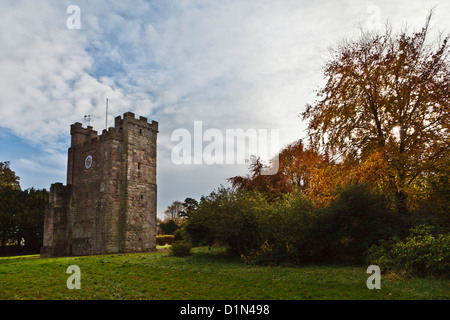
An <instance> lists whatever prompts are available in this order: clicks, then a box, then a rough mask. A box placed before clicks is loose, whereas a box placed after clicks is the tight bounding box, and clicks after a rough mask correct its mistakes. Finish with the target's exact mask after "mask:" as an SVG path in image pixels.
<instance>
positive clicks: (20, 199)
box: [0, 162, 48, 254]
mask: <svg viewBox="0 0 450 320" xmlns="http://www.w3.org/2000/svg"><path fill="white" fill-rule="evenodd" d="M47 203H48V192H47V191H46V190H45V189H43V190H37V189H34V188H31V189H27V190H21V188H20V184H19V177H17V176H16V175H15V173H14V171H12V170H11V169H10V168H9V163H8V162H5V163H2V162H1V163H0V240H1V246H0V254H6V253H37V252H39V249H40V247H41V246H42V238H43V229H44V212H45V206H46V205H47Z"/></svg>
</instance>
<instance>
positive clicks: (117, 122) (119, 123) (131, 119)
mask: <svg viewBox="0 0 450 320" xmlns="http://www.w3.org/2000/svg"><path fill="white" fill-rule="evenodd" d="M125 122H128V123H133V124H135V125H138V126H142V127H145V128H148V129H150V130H152V131H155V132H158V122H157V121H154V120H152V122H151V123H149V122H148V119H147V118H146V117H142V116H140V117H139V119H137V118H135V115H134V113H133V112H125V113H124V114H123V117H121V116H117V117H115V118H114V127H115V128H122V127H123V125H124V123H125Z"/></svg>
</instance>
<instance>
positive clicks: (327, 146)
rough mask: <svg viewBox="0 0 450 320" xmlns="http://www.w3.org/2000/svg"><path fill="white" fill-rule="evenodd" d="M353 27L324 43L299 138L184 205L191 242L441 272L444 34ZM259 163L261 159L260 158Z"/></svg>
mask: <svg viewBox="0 0 450 320" xmlns="http://www.w3.org/2000/svg"><path fill="white" fill-rule="evenodd" d="M431 16H432V14H430V16H429V17H428V18H427V20H426V24H425V26H424V27H423V28H422V30H420V31H419V32H416V33H413V34H411V35H410V34H408V33H407V31H406V30H404V31H402V32H401V33H400V34H398V35H395V34H393V33H392V30H390V29H387V30H386V32H385V33H384V34H377V33H372V32H363V33H362V35H361V38H360V39H357V40H354V41H347V42H343V43H341V44H340V45H339V46H337V47H336V48H335V49H332V50H331V56H330V60H329V61H327V62H326V64H325V68H324V75H325V78H326V80H327V82H326V85H325V87H324V88H322V89H321V90H318V94H317V98H318V99H317V101H316V102H315V103H314V104H312V105H308V106H307V108H306V110H305V112H304V113H303V114H302V117H303V120H308V121H309V123H308V134H309V145H305V144H304V143H303V141H301V140H299V141H296V142H293V143H292V144H290V145H288V146H286V147H285V148H283V149H282V150H281V151H280V152H279V153H278V155H277V157H275V159H274V161H275V160H277V165H278V168H279V170H278V172H276V173H275V174H273V175H264V174H263V171H264V169H265V167H266V164H264V163H262V162H261V160H260V159H259V158H255V157H254V158H252V159H251V161H250V166H249V174H248V175H247V176H236V177H231V178H230V179H229V182H231V185H232V187H231V188H224V187H220V188H218V189H217V190H215V191H213V192H211V194H209V195H208V196H204V197H202V198H201V199H200V201H199V202H198V205H197V206H196V207H195V208H194V209H193V210H191V211H190V214H189V219H188V220H187V223H186V225H185V229H186V230H187V231H188V232H189V233H190V235H191V238H192V240H193V242H194V244H197V245H198V244H210V245H211V244H213V243H215V242H219V243H224V244H227V245H228V247H229V248H230V252H231V253H234V254H236V255H240V256H241V258H242V259H243V260H244V261H246V262H249V263H263V264H286V263H288V264H292V263H295V264H299V263H349V262H351V263H364V262H367V261H370V262H372V263H374V264H380V265H381V266H382V267H383V268H384V270H404V271H405V272H408V273H411V274H418V275H426V274H445V273H448V270H450V268H449V262H448V259H449V253H448V252H449V231H450V214H449V208H450V187H449V186H450V181H449V172H450V158H449V156H450V155H449V150H450V145H449V135H448V133H449V123H450V121H449V115H450V90H449V87H450V59H449V58H450V55H449V45H448V40H449V36H447V37H442V38H441V39H439V41H436V42H434V43H433V44H431V43H429V42H428V34H429V25H430V20H431ZM270 165H271V164H268V165H267V166H270Z"/></svg>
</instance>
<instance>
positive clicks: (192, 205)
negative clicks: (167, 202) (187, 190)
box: [179, 198, 198, 218]
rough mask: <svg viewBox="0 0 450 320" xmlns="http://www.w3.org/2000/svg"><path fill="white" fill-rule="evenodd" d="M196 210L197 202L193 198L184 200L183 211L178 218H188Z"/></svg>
mask: <svg viewBox="0 0 450 320" xmlns="http://www.w3.org/2000/svg"><path fill="white" fill-rule="evenodd" d="M197 209H198V201H197V200H195V199H193V198H186V199H184V202H183V210H181V211H180V212H179V215H180V217H185V218H189V217H190V216H191V215H192V213H193V212H194V211H195V210H197Z"/></svg>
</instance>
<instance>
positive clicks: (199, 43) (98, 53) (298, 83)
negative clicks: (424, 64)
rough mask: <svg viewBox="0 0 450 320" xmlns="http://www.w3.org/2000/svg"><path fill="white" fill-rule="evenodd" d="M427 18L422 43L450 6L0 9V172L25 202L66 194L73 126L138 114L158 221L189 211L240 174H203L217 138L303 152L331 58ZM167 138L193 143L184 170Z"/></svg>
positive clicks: (14, 3) (443, 24)
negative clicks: (8, 173)
mask: <svg viewBox="0 0 450 320" xmlns="http://www.w3.org/2000/svg"><path fill="white" fill-rule="evenodd" d="M433 7H434V8H435V13H434V16H433V19H432V22H431V28H432V29H431V35H432V36H437V35H439V33H444V34H448V33H450V22H449V21H450V19H449V18H448V17H449V14H450V1H448V0H433V1H424V0H401V1H392V0H387V1H385V0H383V1H364V0H363V1H357V0H345V1H344V0H343V1H323V0H318V1H303V0H296V1H294V0H276V1H273V0H270V1H265V0H220V1H219V0H204V1H203V0H197V1H194V0H179V1H172V0H165V1H144V0H131V1H121V0H117V1H116V0H109V1H106V0H96V1H75V0H71V1H61V0H54V1H51V0H48V1H44V0H43V1H32V0H29V1H25V0H24V1H21V0H3V1H2V6H1V8H0V29H1V30H2V32H1V33H0V161H1V162H3V161H10V167H11V169H12V170H13V171H15V172H16V174H17V175H18V176H19V177H20V183H21V186H22V188H23V189H27V188H31V187H34V188H39V189H42V188H46V189H47V190H48V189H49V188H50V185H51V184H52V183H55V182H63V183H65V182H66V170H67V169H66V166H67V149H68V148H69V146H70V125H71V124H72V123H75V122H80V123H83V125H84V126H86V125H87V124H88V123H87V122H86V121H85V119H84V116H85V115H91V122H90V123H89V124H90V125H91V126H93V127H94V130H97V131H99V132H101V131H102V130H103V129H104V128H105V122H106V121H107V122H108V126H113V122H114V120H113V119H114V117H115V116H117V115H121V114H123V113H125V112H127V111H131V112H134V113H135V114H136V116H144V117H147V118H148V119H149V120H150V121H151V120H155V121H158V123H159V133H158V158H157V185H158V200H157V207H158V217H160V218H163V217H164V215H163V212H164V210H165V209H166V208H167V206H168V205H170V204H171V203H172V202H173V201H175V200H179V201H183V200H184V199H185V198H186V197H192V198H195V199H197V200H198V199H199V198H200V197H201V196H202V195H208V194H209V193H210V192H211V191H213V190H214V189H216V188H217V187H219V186H220V185H221V184H222V185H224V186H227V185H228V183H227V178H229V177H232V176H236V175H244V174H246V173H247V165H246V164H245V163H242V162H239V161H237V160H236V161H234V162H233V161H231V162H230V163H228V162H226V161H224V163H222V164H221V163H220V162H219V163H212V164H211V163H209V162H208V161H206V158H205V152H206V150H207V146H208V144H209V143H212V141H216V142H217V141H218V142H220V141H221V140H220V139H219V140H217V139H218V138H220V135H222V138H223V137H226V132H227V130H234V132H236V130H240V129H242V130H253V131H252V132H256V133H257V139H258V141H268V143H269V145H270V146H271V148H269V151H268V152H267V154H268V155H270V154H272V155H274V152H275V153H276V151H278V150H279V149H280V148H282V147H283V146H285V145H287V144H289V143H292V142H294V141H296V140H298V139H304V138H306V131H305V129H306V125H307V124H306V123H304V122H302V120H301V118H299V117H298V115H299V114H300V113H301V112H302V111H304V108H305V106H306V105H307V104H308V103H313V102H314V99H315V91H316V90H317V89H319V88H320V87H321V86H323V84H324V83H325V82H324V78H323V73H322V70H323V69H322V68H323V66H324V63H325V61H326V60H327V54H328V52H329V49H330V48H332V47H333V46H335V45H336V44H337V43H339V42H340V41H341V40H343V39H348V38H357V36H358V34H359V33H360V27H363V28H365V29H368V30H382V29H383V27H384V25H385V23H386V21H389V23H390V24H391V25H392V27H393V29H394V31H400V30H402V28H408V30H412V31H415V30H420V28H421V27H422V26H423V25H424V22H425V19H426V16H427V15H428V13H429V11H430V10H431V9H432V8H433ZM106 99H108V118H107V119H105V117H106V116H105V104H106ZM199 124H200V125H201V128H200V129H201V130H200V131H198V130H199ZM196 128H197V129H196ZM180 130H181V131H180ZM196 130H197V131H196ZM176 132H184V133H186V132H187V133H190V137H191V139H192V140H191V142H192V143H193V144H194V143H195V142H194V139H197V138H198V132H200V145H199V146H197V147H195V146H194V147H193V148H192V149H191V150H190V153H189V152H188V151H187V150H185V151H186V152H187V153H186V154H188V155H189V156H190V158H191V159H193V160H192V161H191V163H181V164H180V163H179V161H178V162H177V161H175V160H174V150H177V149H176V148H177V146H179V143H180V141H182V140H183V139H187V137H188V136H186V134H185V135H184V138H180V140H177V139H174V133H176ZM206 132H209V133H210V136H209V138H210V139H209V140H208V139H207V138H208V137H207V135H206ZM263 132H266V133H267V132H268V133H270V134H272V133H274V134H275V133H276V135H274V136H272V135H271V137H276V141H275V140H267V139H266V140H264V138H265V136H264V135H263ZM196 134H197V136H196ZM211 135H212V136H213V137H214V139H213V138H211ZM175 136H176V135H175ZM195 137H197V138H195ZM202 139H203V140H202ZM184 141H187V140H184ZM197 141H198V140H197ZM272 142H273V143H272ZM223 143H225V142H223V141H222V145H223ZM219 145H220V144H218V146H219ZM217 150H219V149H216V152H217ZM223 150H226V149H225V148H224V149H223ZM250 154H253V153H252V152H250V151H249V150H247V153H246V154H245V156H244V157H247V158H248V156H249V155H250ZM175 155H176V153H175ZM183 155H185V154H183ZM214 155H216V153H214ZM194 159H200V160H199V161H194ZM195 162H199V163H195Z"/></svg>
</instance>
